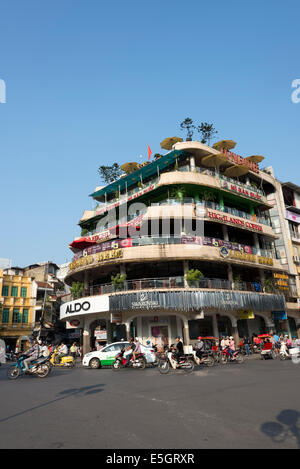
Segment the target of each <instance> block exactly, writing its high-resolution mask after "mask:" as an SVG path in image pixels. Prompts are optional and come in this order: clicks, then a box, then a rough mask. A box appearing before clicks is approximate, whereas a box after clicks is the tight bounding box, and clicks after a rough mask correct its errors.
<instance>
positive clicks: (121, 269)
mask: <svg viewBox="0 0 300 469" xmlns="http://www.w3.org/2000/svg"><path fill="white" fill-rule="evenodd" d="M125 274H126V264H120V275H125Z"/></svg>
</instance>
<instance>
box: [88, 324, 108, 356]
mask: <svg viewBox="0 0 300 469" xmlns="http://www.w3.org/2000/svg"><path fill="white" fill-rule="evenodd" d="M90 331H91V335H90V347H91V350H96V349H97V347H98V346H99V345H102V346H104V345H106V344H107V330H106V320H105V319H96V320H95V321H94V322H92V324H91V326H90Z"/></svg>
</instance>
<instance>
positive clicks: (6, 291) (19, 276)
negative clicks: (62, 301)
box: [0, 267, 37, 350]
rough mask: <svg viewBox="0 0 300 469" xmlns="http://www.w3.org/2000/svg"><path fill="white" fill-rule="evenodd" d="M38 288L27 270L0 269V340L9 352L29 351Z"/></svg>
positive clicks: (14, 268)
mask: <svg viewBox="0 0 300 469" xmlns="http://www.w3.org/2000/svg"><path fill="white" fill-rule="evenodd" d="M36 291H37V285H36V282H35V281H34V280H33V279H32V278H31V277H30V276H28V275H27V274H26V273H25V272H24V269H22V268H20V267H12V268H9V269H6V270H1V269H0V292H1V297H0V305H1V306H2V307H1V316H0V337H1V338H2V339H3V340H4V341H5V343H6V345H8V346H9V348H10V350H15V348H16V346H17V347H18V349H19V350H23V349H26V348H27V346H28V345H29V339H30V336H31V335H32V332H33V327H34V322H35V300H36Z"/></svg>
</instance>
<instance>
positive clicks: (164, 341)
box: [151, 325, 169, 347]
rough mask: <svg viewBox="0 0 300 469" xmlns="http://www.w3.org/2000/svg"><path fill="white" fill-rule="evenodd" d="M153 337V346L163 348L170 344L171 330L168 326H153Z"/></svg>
mask: <svg viewBox="0 0 300 469" xmlns="http://www.w3.org/2000/svg"><path fill="white" fill-rule="evenodd" d="M151 336H152V337H153V344H155V345H157V346H159V347H162V346H164V345H168V344H169V328H168V326H159V325H156V326H152V327H151Z"/></svg>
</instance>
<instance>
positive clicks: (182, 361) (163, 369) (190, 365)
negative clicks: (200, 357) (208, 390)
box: [157, 348, 195, 374]
mask: <svg viewBox="0 0 300 469" xmlns="http://www.w3.org/2000/svg"><path fill="white" fill-rule="evenodd" d="M194 366H195V363H194V356H193V354H189V355H182V356H181V357H179V359H178V361H177V360H176V356H175V351H174V349H173V348H170V349H169V350H168V351H167V352H166V354H165V358H164V359H163V358H162V359H161V360H160V361H159V363H158V366H157V367H158V371H159V372H160V373H161V374H167V373H169V371H170V369H171V368H173V370H176V369H182V370H184V371H185V372H186V373H191V372H192V371H193V370H194Z"/></svg>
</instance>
